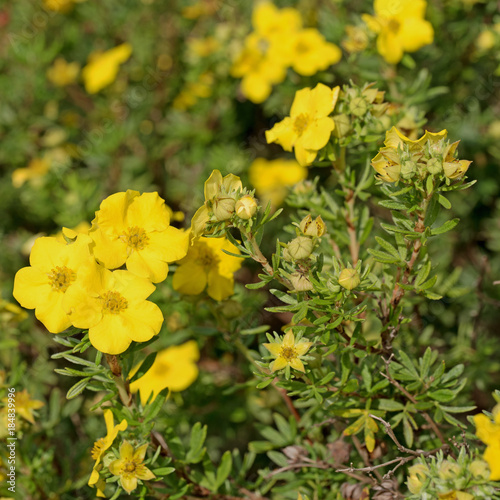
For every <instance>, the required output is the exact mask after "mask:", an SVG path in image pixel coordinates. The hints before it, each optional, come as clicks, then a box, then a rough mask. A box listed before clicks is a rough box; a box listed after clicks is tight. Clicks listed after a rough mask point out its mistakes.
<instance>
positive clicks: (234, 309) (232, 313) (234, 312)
mask: <svg viewBox="0 0 500 500" xmlns="http://www.w3.org/2000/svg"><path fill="white" fill-rule="evenodd" d="M219 310H220V312H221V313H222V315H223V316H224V317H225V318H227V319H232V318H237V317H238V316H241V313H242V312H243V307H242V305H241V304H240V303H239V302H238V301H237V300H225V301H224V302H222V304H221V306H220V308H219Z"/></svg>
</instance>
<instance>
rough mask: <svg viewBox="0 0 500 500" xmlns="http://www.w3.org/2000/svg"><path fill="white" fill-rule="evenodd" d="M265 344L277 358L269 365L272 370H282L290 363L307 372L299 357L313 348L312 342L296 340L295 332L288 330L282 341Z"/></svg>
mask: <svg viewBox="0 0 500 500" xmlns="http://www.w3.org/2000/svg"><path fill="white" fill-rule="evenodd" d="M263 345H264V347H265V348H266V349H267V350H268V351H269V352H270V353H271V354H272V355H273V356H274V357H275V358H276V359H275V360H274V361H273V362H272V364H271V365H270V367H269V368H270V369H271V371H272V372H275V371H277V370H281V369H282V368H285V366H287V365H288V366H291V367H292V368H293V369H295V370H298V371H300V372H303V373H305V368H304V364H303V363H302V361H301V360H300V359H299V358H300V357H301V356H304V354H305V353H306V352H307V351H308V350H309V349H310V348H311V346H312V342H306V341H305V340H303V339H301V340H299V342H295V337H294V335H293V332H292V331H291V330H288V332H287V333H286V335H285V336H284V337H283V340H282V341H281V342H271V343H270V344H263Z"/></svg>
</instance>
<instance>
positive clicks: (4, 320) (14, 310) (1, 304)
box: [0, 299, 28, 386]
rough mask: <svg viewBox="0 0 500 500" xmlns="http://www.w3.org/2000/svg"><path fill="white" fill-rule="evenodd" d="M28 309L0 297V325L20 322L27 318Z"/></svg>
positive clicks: (0, 382) (0, 380)
mask: <svg viewBox="0 0 500 500" xmlns="http://www.w3.org/2000/svg"><path fill="white" fill-rule="evenodd" d="M27 316H28V315H27V314H26V311H24V310H23V309H21V308H20V307H19V306H18V305H16V304H13V303H11V302H7V301H6V300H3V299H0V325H7V324H9V323H20V322H21V321H23V320H24V319H26V318H27ZM1 374H2V372H1V371H0V386H1V385H2V376H1Z"/></svg>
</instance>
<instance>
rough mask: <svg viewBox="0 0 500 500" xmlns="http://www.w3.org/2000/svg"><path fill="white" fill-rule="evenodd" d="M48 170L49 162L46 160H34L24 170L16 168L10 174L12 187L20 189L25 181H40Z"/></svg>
mask: <svg viewBox="0 0 500 500" xmlns="http://www.w3.org/2000/svg"><path fill="white" fill-rule="evenodd" d="M49 169H50V161H49V160H48V159H47V158H34V159H33V160H31V161H30V162H29V164H28V166H27V167H26V168H17V169H16V170H14V172H12V185H13V186H14V187H16V188H19V187H21V186H22V185H23V184H24V183H25V182H26V181H31V180H36V179H40V178H41V177H44V176H45V174H46V173H47V172H48V171H49Z"/></svg>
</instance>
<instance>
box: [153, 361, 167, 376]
mask: <svg viewBox="0 0 500 500" xmlns="http://www.w3.org/2000/svg"><path fill="white" fill-rule="evenodd" d="M169 369H170V365H169V364H168V363H162V362H159V363H158V362H155V363H154V364H153V374H154V375H157V376H159V377H160V376H162V375H165V374H166V373H167V372H168V371H169Z"/></svg>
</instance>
